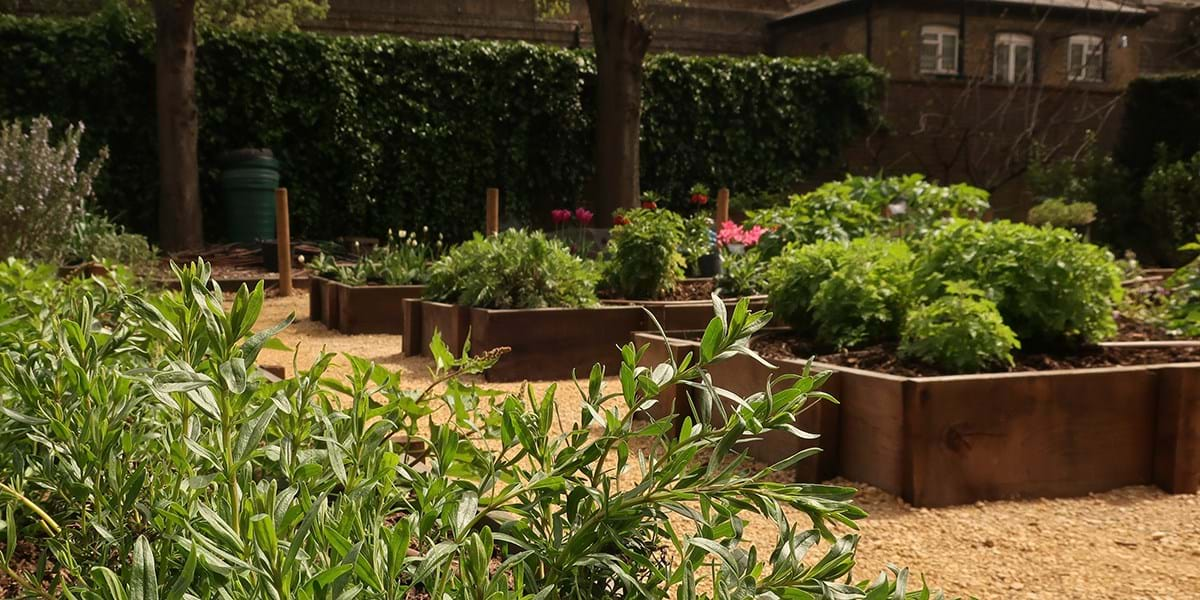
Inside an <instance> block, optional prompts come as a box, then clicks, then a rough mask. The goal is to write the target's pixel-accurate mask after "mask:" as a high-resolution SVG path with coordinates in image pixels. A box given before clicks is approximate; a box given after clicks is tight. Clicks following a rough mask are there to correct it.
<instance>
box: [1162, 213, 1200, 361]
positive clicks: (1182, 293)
mask: <svg viewBox="0 0 1200 600" xmlns="http://www.w3.org/2000/svg"><path fill="white" fill-rule="evenodd" d="M1179 250H1180V252H1198V251H1200V235H1197V236H1196V241H1195V242H1192V243H1190V244H1185V245H1184V246H1182V247H1180V248H1179ZM1166 287H1167V290H1169V292H1170V295H1169V296H1168V298H1167V302H1166V324H1167V326H1168V327H1169V328H1171V329H1173V330H1175V331H1178V332H1180V333H1182V334H1183V335H1186V336H1188V337H1196V336H1200V258H1194V259H1192V261H1191V262H1189V263H1188V264H1186V265H1184V266H1183V267H1180V268H1179V269H1178V270H1177V271H1175V272H1174V273H1173V274H1171V277H1170V278H1168V279H1167V281H1166Z"/></svg>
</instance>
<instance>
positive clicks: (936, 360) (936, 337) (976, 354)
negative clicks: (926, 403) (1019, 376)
mask: <svg viewBox="0 0 1200 600" xmlns="http://www.w3.org/2000/svg"><path fill="white" fill-rule="evenodd" d="M1020 347H1021V342H1020V341H1018V340H1017V336H1016V334H1015V333H1013V330H1012V329H1010V328H1009V327H1008V325H1005V324H1004V319H1003V318H1002V317H1001V316H1000V309H998V308H997V307H996V303H995V302H992V301H991V300H989V299H988V298H987V297H986V296H985V295H984V293H983V292H982V291H980V290H977V289H975V288H972V287H970V286H969V285H967V284H964V283H962V282H949V283H947V284H946V295H944V296H942V297H941V298H938V299H936V300H933V301H931V302H929V303H928V304H922V305H920V306H917V307H915V308H913V309H912V310H911V311H909V313H908V317H907V319H906V320H905V322H904V330H903V332H902V333H901V335H900V356H901V357H903V358H906V359H914V360H917V361H920V362H924V363H927V364H930V365H933V366H935V367H937V368H939V369H941V370H942V371H945V372H947V373H976V372H979V371H984V370H986V369H989V368H994V367H1005V366H1011V365H1012V364H1013V357H1012V352H1013V350H1015V349H1018V348H1020Z"/></svg>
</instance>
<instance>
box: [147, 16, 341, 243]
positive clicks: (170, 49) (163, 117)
mask: <svg viewBox="0 0 1200 600" xmlns="http://www.w3.org/2000/svg"><path fill="white" fill-rule="evenodd" d="M133 1H134V2H135V3H136V2H137V0H133ZM328 10H329V2H328V0H205V1H204V2H201V3H197V2H196V0H153V12H154V23H155V35H154V41H155V44H154V46H155V63H156V66H155V86H156V101H157V110H158V157H159V176H160V183H159V204H158V234H159V243H160V244H161V245H162V247H163V248H165V249H167V250H181V249H184V248H198V247H200V246H202V245H203V244H204V222H203V215H202V214H201V210H200V167H199V164H198V162H197V160H196V153H197V149H196V146H197V140H198V138H199V128H200V123H199V115H198V113H197V110H196V22H197V19H199V21H200V22H201V23H202V24H205V25H211V26H214V27H227V28H235V29H253V28H264V29H273V30H286V29H295V28H296V23H297V22H298V21H301V20H304V19H319V18H322V17H324V16H325V13H326V12H327V11H328Z"/></svg>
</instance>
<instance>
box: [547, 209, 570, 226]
mask: <svg viewBox="0 0 1200 600" xmlns="http://www.w3.org/2000/svg"><path fill="white" fill-rule="evenodd" d="M550 220H551V221H554V224H555V225H562V224H563V223H566V222H569V221H570V220H571V211H569V210H567V209H565V208H556V209H554V210H552V211H550Z"/></svg>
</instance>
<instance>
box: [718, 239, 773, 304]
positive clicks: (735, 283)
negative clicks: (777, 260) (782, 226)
mask: <svg viewBox="0 0 1200 600" xmlns="http://www.w3.org/2000/svg"><path fill="white" fill-rule="evenodd" d="M769 263H770V261H768V260H766V259H764V258H763V257H762V255H761V254H759V253H758V252H731V251H728V250H726V249H724V248H722V249H721V272H720V273H718V274H717V277H716V284H717V289H718V291H719V293H720V294H721V295H722V296H729V297H740V296H753V295H756V294H762V293H763V292H764V291H766V289H767V266H768V264H769Z"/></svg>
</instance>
